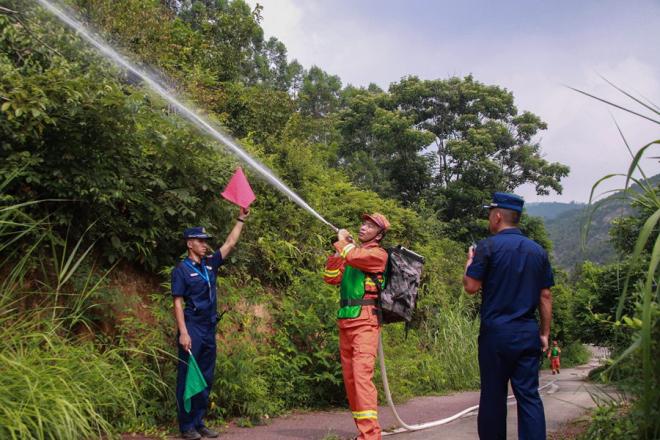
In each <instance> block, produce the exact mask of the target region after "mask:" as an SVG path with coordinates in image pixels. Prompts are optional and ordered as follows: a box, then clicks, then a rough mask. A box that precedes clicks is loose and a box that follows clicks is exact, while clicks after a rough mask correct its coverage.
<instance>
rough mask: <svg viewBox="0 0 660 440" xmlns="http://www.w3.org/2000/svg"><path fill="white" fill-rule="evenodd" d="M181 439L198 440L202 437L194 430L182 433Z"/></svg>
mask: <svg viewBox="0 0 660 440" xmlns="http://www.w3.org/2000/svg"><path fill="white" fill-rule="evenodd" d="M181 438H182V439H183V440H199V439H200V438H202V436H201V435H200V434H199V432H197V431H196V430H194V429H191V430H190V431H186V432H182V433H181Z"/></svg>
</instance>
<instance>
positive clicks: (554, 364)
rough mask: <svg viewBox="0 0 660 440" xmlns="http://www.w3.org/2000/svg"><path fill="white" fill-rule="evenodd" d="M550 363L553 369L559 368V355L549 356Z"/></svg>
mask: <svg viewBox="0 0 660 440" xmlns="http://www.w3.org/2000/svg"><path fill="white" fill-rule="evenodd" d="M550 364H551V368H552V369H553V370H559V365H560V362H559V357H553V358H550Z"/></svg>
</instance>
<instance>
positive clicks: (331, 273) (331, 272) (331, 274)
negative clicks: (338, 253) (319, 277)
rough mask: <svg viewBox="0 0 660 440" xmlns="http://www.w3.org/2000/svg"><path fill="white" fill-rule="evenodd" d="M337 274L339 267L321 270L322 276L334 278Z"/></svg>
mask: <svg viewBox="0 0 660 440" xmlns="http://www.w3.org/2000/svg"><path fill="white" fill-rule="evenodd" d="M337 275H339V269H335V270H329V269H326V271H325V272H323V276H324V277H328V278H334V277H336V276H337Z"/></svg>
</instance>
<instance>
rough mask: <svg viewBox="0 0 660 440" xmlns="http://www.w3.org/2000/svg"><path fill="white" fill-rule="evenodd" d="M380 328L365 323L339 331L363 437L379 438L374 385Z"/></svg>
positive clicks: (351, 401) (350, 399)
mask: <svg viewBox="0 0 660 440" xmlns="http://www.w3.org/2000/svg"><path fill="white" fill-rule="evenodd" d="M379 331H380V329H379V327H378V326H373V325H363V326H358V327H354V328H349V329H341V330H340V331H339V343H340V354H341V360H342V372H343V375H344V386H345V387H346V394H347V396H348V402H349V405H350V407H351V411H352V414H353V419H354V420H355V425H356V426H357V428H358V431H359V432H360V435H359V436H358V439H360V440H378V439H380V438H381V428H380V425H379V424H378V392H377V390H376V387H375V386H374V384H373V381H372V379H373V374H374V366H375V363H376V351H377V349H378V334H379Z"/></svg>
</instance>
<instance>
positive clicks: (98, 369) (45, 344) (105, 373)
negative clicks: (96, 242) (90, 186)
mask: <svg viewBox="0 0 660 440" xmlns="http://www.w3.org/2000/svg"><path fill="white" fill-rule="evenodd" d="M6 185H7V181H5V182H4V183H2V184H1V185H0V255H2V261H0V274H2V275H1V277H2V279H1V282H0V438H2V439H39V440H41V439H44V440H45V439H58V440H59V439H91V438H100V437H107V436H110V435H112V434H113V433H116V432H118V431H122V430H125V429H126V430H127V429H131V428H136V427H144V425H145V423H144V420H146V418H145V414H144V408H143V406H145V404H144V401H145V400H150V399H153V398H154V397H156V398H158V396H161V398H162V395H163V394H164V393H167V391H168V388H167V386H166V385H165V383H163V381H162V380H161V379H160V377H159V375H158V374H157V370H154V369H150V368H149V365H148V362H143V360H145V359H147V360H148V358H149V356H150V355H148V354H146V353H144V352H138V351H137V350H134V349H130V348H109V347H107V346H105V345H103V344H102V343H101V342H100V340H98V339H96V338H95V337H94V336H93V332H91V331H88V332H87V333H85V334H84V335H83V334H77V333H76V332H75V331H74V328H75V327H76V326H78V324H80V323H83V322H86V323H87V324H88V325H87V327H88V330H92V329H91V327H89V322H90V321H89V316H88V311H89V307H91V304H93V302H94V296H95V294H96V293H97V291H98V289H99V288H100V286H101V284H102V281H103V280H104V278H105V276H106V275H107V272H106V273H104V274H102V275H101V276H98V275H97V274H95V271H94V268H93V266H92V268H91V269H89V271H90V273H88V274H86V275H85V274H83V275H82V277H83V278H84V279H86V281H85V282H83V283H82V285H83V287H82V288H81V289H75V288H74V287H72V285H71V281H72V279H73V277H74V274H75V275H76V276H81V274H80V273H77V272H80V269H81V268H82V265H83V262H84V261H85V259H86V258H88V257H89V254H90V251H91V247H85V248H83V247H81V243H82V238H81V239H80V240H78V241H77V242H74V244H73V246H70V245H68V244H67V240H60V239H59V238H58V237H57V235H56V234H55V233H54V232H53V231H51V230H50V228H49V227H48V224H47V218H45V219H39V220H34V219H33V218H31V217H30V215H29V214H28V213H26V208H28V207H29V205H30V204H12V203H11V198H10V197H9V196H6V195H3V194H2V192H1V190H2V189H4V188H5V187H6ZM46 244H50V248H51V250H52V251H53V253H52V257H51V259H49V258H48V257H47V256H44V255H45V252H44V250H46V249H47V248H48V246H46ZM90 335H92V336H91V337H90ZM161 400H167V399H161Z"/></svg>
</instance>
